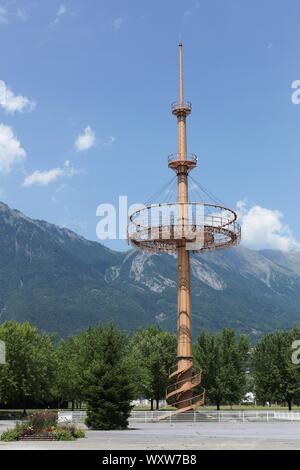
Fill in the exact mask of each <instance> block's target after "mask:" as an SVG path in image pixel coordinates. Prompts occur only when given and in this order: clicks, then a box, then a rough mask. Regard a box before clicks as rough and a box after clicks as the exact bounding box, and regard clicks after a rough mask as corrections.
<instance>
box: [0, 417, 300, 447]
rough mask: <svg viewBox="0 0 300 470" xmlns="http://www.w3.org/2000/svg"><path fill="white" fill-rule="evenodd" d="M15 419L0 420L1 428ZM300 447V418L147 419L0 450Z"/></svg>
mask: <svg viewBox="0 0 300 470" xmlns="http://www.w3.org/2000/svg"><path fill="white" fill-rule="evenodd" d="M9 425H10V426H11V423H8V422H1V421H0V432H3V431H4V429H5V428H7V426H9ZM23 449H27V450H38V449H41V450H48V449H49V450H60V449H61V450H65V449H66V450H69V449H70V450H103V449H104V450H114V449H121V450H137V449H146V450H147V449H149V450H152V449H153V450H171V449H176V450H179V449H180V450H193V449H199V450H201V449H215V450H217V449H250V450H251V449H253V450H254V449H294V450H300V422H278V423H277V422H271V423H253V422H245V423H242V422H227V423H226V422H224V423H196V424H190V423H174V424H172V425H170V424H166V423H147V424H138V425H135V428H131V429H129V430H127V431H87V434H86V438H85V439H79V440H77V441H75V442H11V443H5V442H0V450H23Z"/></svg>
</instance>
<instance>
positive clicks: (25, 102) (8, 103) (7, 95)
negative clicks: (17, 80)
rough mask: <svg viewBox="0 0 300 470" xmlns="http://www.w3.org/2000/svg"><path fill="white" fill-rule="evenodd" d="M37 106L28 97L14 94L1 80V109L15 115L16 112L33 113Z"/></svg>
mask: <svg viewBox="0 0 300 470" xmlns="http://www.w3.org/2000/svg"><path fill="white" fill-rule="evenodd" d="M35 106H36V104H35V102H34V101H31V100H30V99H29V98H27V97H26V96H22V95H15V94H14V92H13V91H12V90H11V89H10V88H9V87H8V86H7V85H6V83H5V82H4V81H2V80H0V107H2V108H3V109H4V110H5V111H6V112H7V113H10V114H14V113H15V112H16V111H18V112H20V113H22V112H26V111H27V112H31V111H33V110H34V108H35Z"/></svg>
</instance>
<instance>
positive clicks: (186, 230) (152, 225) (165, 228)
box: [128, 202, 241, 253]
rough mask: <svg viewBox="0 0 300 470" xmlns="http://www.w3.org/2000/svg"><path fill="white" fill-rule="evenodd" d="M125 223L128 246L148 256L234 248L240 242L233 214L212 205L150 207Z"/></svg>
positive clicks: (197, 203) (229, 210)
mask: <svg viewBox="0 0 300 470" xmlns="http://www.w3.org/2000/svg"><path fill="white" fill-rule="evenodd" d="M129 219H130V222H129V225H128V243H129V244H130V245H132V246H134V247H135V248H138V249H140V250H143V251H148V252H167V253H176V251H177V249H178V247H182V246H185V248H186V250H189V251H192V252H205V251H212V250H217V249H220V248H226V247H230V246H233V245H237V244H238V243H239V241H240V239H241V228H240V226H239V225H238V224H237V222H236V220H237V216H236V213H235V212H234V211H232V210H231V209H227V208H226V207H222V206H217V205H213V204H206V203H201V202H190V203H182V204H179V203H175V204H153V205H150V206H146V207H144V208H142V209H140V210H138V211H136V212H134V213H133V214H131V216H130V217H129Z"/></svg>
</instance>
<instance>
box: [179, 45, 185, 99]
mask: <svg viewBox="0 0 300 470" xmlns="http://www.w3.org/2000/svg"><path fill="white" fill-rule="evenodd" d="M182 48H183V45H182V43H181V42H180V43H179V103H180V104H183V102H184V98H183V64H182Z"/></svg>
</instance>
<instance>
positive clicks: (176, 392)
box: [155, 362, 205, 421]
mask: <svg viewBox="0 0 300 470" xmlns="http://www.w3.org/2000/svg"><path fill="white" fill-rule="evenodd" d="M201 378H202V371H201V370H200V369H198V370H193V365H192V363H191V362H190V363H188V364H184V365H181V364H180V363H179V364H176V365H175V366H174V367H173V368H171V369H170V371H169V379H170V381H171V382H173V383H171V385H169V386H168V387H167V390H166V400H167V403H168V404H169V405H171V406H173V407H174V408H176V410H174V412H173V413H172V416H176V415H180V414H181V413H188V412H190V411H194V410H195V409H197V408H198V407H199V406H203V405H204V400H205V390H204V388H203V387H201V388H200V389H199V385H200V384H201ZM195 389H197V393H196V394H195V395H194V391H195ZM167 418H170V413H167V414H163V415H162V416H160V417H159V418H156V420H155V421H163V420H165V419H167Z"/></svg>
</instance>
